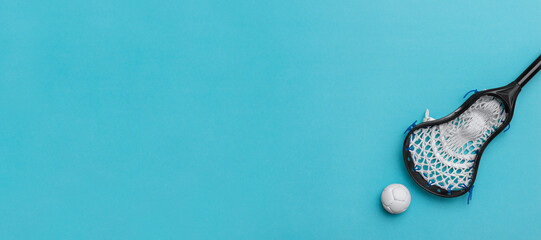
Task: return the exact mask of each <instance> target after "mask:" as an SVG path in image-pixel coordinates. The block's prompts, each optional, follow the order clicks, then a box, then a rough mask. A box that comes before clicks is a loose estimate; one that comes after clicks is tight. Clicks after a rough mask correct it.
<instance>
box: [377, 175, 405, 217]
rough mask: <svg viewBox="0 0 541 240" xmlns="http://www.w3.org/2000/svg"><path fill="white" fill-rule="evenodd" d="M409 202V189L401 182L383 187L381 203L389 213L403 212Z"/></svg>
mask: <svg viewBox="0 0 541 240" xmlns="http://www.w3.org/2000/svg"><path fill="white" fill-rule="evenodd" d="M410 203H411V195H410V191H409V190H408V188H406V186H404V185H402V184H397V183H393V184H391V185H389V186H387V187H386V188H385V189H383V192H382V193H381V205H383V208H384V209H385V210H386V211H387V212H389V213H391V214H399V213H403V212H404V211H406V209H408V207H409V206H410Z"/></svg>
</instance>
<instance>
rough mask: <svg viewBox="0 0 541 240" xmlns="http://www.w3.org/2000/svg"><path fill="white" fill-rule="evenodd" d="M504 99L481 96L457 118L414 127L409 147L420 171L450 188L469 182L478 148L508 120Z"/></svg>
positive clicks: (462, 185) (451, 189) (415, 167)
mask: <svg viewBox="0 0 541 240" xmlns="http://www.w3.org/2000/svg"><path fill="white" fill-rule="evenodd" d="M506 117H507V112H506V111H505V107H504V105H503V103H502V102H501V101H500V100H499V99H498V98H496V97H493V96H486V95H485V96H481V97H480V98H479V99H477V100H476V101H475V102H474V103H473V104H472V105H471V106H469V107H468V109H466V110H465V111H464V112H463V113H462V114H460V115H459V116H458V117H456V118H455V119H453V120H451V121H449V122H445V123H442V124H439V125H432V126H427V127H423V128H419V129H417V130H415V131H414V132H413V133H412V134H411V135H410V139H409V140H410V141H409V146H408V148H407V149H408V151H409V152H410V154H411V160H412V161H413V163H414V168H413V171H416V172H418V173H419V174H420V175H421V176H422V177H423V178H424V179H425V180H426V181H427V183H428V185H435V186H437V187H439V188H442V189H446V190H447V191H455V190H462V189H465V188H467V187H468V186H469V185H470V182H471V179H472V174H473V165H474V161H475V158H476V155H477V154H478V151H479V149H481V147H482V145H483V144H484V143H485V142H486V141H487V139H488V138H489V137H490V136H491V135H492V134H494V133H495V132H496V130H497V129H498V128H499V127H500V126H501V125H502V124H503V123H504V122H505V120H506Z"/></svg>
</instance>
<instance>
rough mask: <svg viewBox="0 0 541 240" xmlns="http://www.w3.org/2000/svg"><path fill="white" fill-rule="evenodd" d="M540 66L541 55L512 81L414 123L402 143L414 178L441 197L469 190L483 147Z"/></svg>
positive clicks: (505, 120) (499, 128)
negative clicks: (447, 111)
mask: <svg viewBox="0 0 541 240" xmlns="http://www.w3.org/2000/svg"><path fill="white" fill-rule="evenodd" d="M539 69H541V56H539V57H538V58H537V59H536V60H535V61H534V62H533V63H532V64H531V65H530V66H529V67H528V68H527V69H526V70H525V71H524V72H523V73H522V74H521V75H520V76H519V77H518V78H517V79H516V80H515V81H513V82H511V83H510V84H508V85H507V86H504V87H500V88H494V89H489V90H484V91H481V92H477V93H475V94H473V95H472V96H471V97H470V98H468V99H467V100H466V102H464V104H462V106H460V107H459V108H458V109H457V110H455V111H454V112H452V113H451V114H449V115H447V116H446V117H443V118H441V119H432V118H428V116H426V117H425V119H424V122H423V123H420V124H419V125H417V126H415V127H413V128H412V129H411V130H410V131H409V132H408V134H407V136H406V140H405V141H404V147H403V155H404V162H405V164H406V168H407V170H408V172H409V174H410V176H411V177H412V178H413V180H414V181H415V182H416V183H417V184H418V185H419V186H421V187H422V188H423V189H425V190H427V191H428V192H430V193H432V194H435V195H438V196H442V197H458V196H460V195H463V194H464V193H466V192H468V191H469V190H470V188H471V187H472V186H473V183H474V182H475V177H476V176H477V168H478V167H479V162H480V160H481V155H482V154H483V151H484V150H485V148H486V147H487V145H488V144H489V143H490V141H491V140H492V139H494V137H496V136H497V135H498V134H499V133H500V132H501V131H502V130H504V129H505V128H506V126H507V125H509V122H510V121H511V119H512V117H513V112H514V109H515V102H516V100H517V96H518V94H519V93H520V90H521V89H522V87H523V86H524V85H525V84H526V83H527V82H528V81H529V80H530V79H531V78H532V77H533V76H534V75H535V74H536V73H537V72H538V71H539Z"/></svg>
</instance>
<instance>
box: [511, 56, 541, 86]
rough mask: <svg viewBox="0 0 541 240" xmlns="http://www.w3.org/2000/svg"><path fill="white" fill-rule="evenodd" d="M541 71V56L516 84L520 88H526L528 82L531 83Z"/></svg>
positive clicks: (521, 75)
mask: <svg viewBox="0 0 541 240" xmlns="http://www.w3.org/2000/svg"><path fill="white" fill-rule="evenodd" d="M540 69H541V55H539V57H537V59H535V61H533V63H532V64H531V65H530V66H529V67H528V68H526V70H524V72H523V73H522V74H520V76H519V77H518V78H517V80H515V83H517V84H518V85H519V86H520V87H524V85H526V83H528V81H530V79H532V78H533V76H535V74H536V73H537V72H539V70H540Z"/></svg>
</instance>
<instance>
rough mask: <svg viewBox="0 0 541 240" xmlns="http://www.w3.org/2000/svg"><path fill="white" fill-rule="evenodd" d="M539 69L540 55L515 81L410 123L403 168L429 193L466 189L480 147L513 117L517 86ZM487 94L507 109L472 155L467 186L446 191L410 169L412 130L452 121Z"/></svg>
mask: <svg viewBox="0 0 541 240" xmlns="http://www.w3.org/2000/svg"><path fill="white" fill-rule="evenodd" d="M540 69H541V56H539V57H538V58H537V59H536V60H535V61H534V62H533V63H532V64H531V65H530V66H529V67H528V68H527V69H526V70H525V71H524V72H523V73H522V74H521V75H520V76H519V77H518V78H517V79H516V80H515V81H513V82H511V83H510V84H508V85H507V86H504V87H500V88H494V89H489V90H484V91H481V92H477V93H475V94H473V95H472V96H471V97H470V98H468V100H466V102H464V104H462V106H460V107H459V108H458V109H457V110H455V111H454V112H452V113H451V114H449V115H447V116H445V117H443V118H440V119H437V120H432V121H428V122H424V123H420V124H419V125H417V126H415V127H413V128H412V129H411V130H410V131H409V132H408V135H407V136H406V140H405V141H404V146H403V156H404V163H405V164H406V168H407V170H408V172H409V174H410V176H411V177H412V178H413V180H414V181H415V182H416V183H417V184H418V185H419V186H420V187H422V188H423V189H425V190H426V191H428V192H430V193H432V194H435V195H438V196H441V197H458V196H461V195H463V194H465V193H466V192H468V191H469V190H470V188H471V186H473V183H474V182H475V178H476V176H477V168H478V167H479V162H480V160H481V155H482V154H483V151H484V150H485V148H486V146H487V145H488V144H489V143H490V141H492V139H494V137H496V136H497V135H498V134H499V133H500V132H501V131H502V130H503V129H505V128H506V127H507V125H509V122H511V119H512V118H513V112H514V110H515V102H516V100H517V96H518V94H519V93H520V90H521V89H522V87H523V86H524V85H525V84H526V83H527V82H528V81H529V80H530V79H531V78H532V77H533V76H534V75H535V74H536V73H537V72H538V71H539V70H540ZM486 95H489V96H494V97H496V98H498V99H499V100H500V101H501V102H502V103H503V105H504V108H505V111H506V112H507V117H506V119H505V121H504V123H503V124H502V125H500V127H498V129H496V131H495V132H494V133H493V134H492V135H491V136H490V137H489V138H488V139H487V140H486V142H484V143H483V145H482V146H481V148H480V149H479V151H478V153H477V155H476V156H475V160H474V163H473V166H472V167H473V174H472V179H471V181H470V184H469V186H467V187H466V188H463V189H461V190H451V191H447V189H443V188H440V187H438V186H436V185H435V184H433V185H430V184H428V182H427V181H426V180H425V179H424V178H423V177H422V176H421V174H420V173H419V172H417V171H414V170H413V168H414V167H415V166H414V162H413V160H412V159H411V153H410V152H409V150H408V148H409V145H410V138H411V134H412V133H413V132H414V131H415V130H417V129H419V128H424V127H429V126H435V125H439V124H443V123H446V122H449V121H452V120H453V119H455V118H457V117H458V116H460V114H462V113H463V112H464V111H466V109H468V108H469V107H470V106H471V105H472V104H473V103H475V101H477V99H479V98H480V97H482V96H486Z"/></svg>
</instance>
